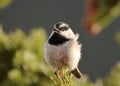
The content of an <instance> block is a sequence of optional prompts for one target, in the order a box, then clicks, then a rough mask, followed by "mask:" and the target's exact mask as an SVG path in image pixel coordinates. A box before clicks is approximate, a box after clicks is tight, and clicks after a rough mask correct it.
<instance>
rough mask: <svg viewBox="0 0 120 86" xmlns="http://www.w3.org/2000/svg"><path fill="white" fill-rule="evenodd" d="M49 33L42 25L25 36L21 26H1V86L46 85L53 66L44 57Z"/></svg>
mask: <svg viewBox="0 0 120 86" xmlns="http://www.w3.org/2000/svg"><path fill="white" fill-rule="evenodd" d="M46 37H47V36H46V33H45V31H44V30H43V29H42V28H36V29H33V30H31V32H30V34H29V35H27V36H26V35H25V34H24V33H23V32H22V31H21V30H20V29H16V30H15V31H14V32H9V33H4V32H3V30H2V27H1V28H0V86H1V85H2V86H6V85H7V86H10V85H12V86H47V84H50V82H49V81H50V79H49V77H48V75H49V74H50V73H51V70H50V68H49V67H48V66H47V65H46V64H45V61H44V59H43V57H44V56H43V44H44V43H45V40H46Z"/></svg>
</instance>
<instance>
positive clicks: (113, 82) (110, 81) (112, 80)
mask: <svg viewBox="0 0 120 86" xmlns="http://www.w3.org/2000/svg"><path fill="white" fill-rule="evenodd" d="M104 86H120V62H118V63H117V64H116V66H115V67H114V68H113V69H112V71H111V73H110V75H109V76H108V77H106V78H105V80H104Z"/></svg>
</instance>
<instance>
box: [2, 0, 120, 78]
mask: <svg viewBox="0 0 120 86" xmlns="http://www.w3.org/2000/svg"><path fill="white" fill-rule="evenodd" d="M84 1H85V0H14V1H13V3H12V4H11V5H10V6H9V7H8V8H6V9H4V10H1V11H0V23H1V24H2V25H3V27H4V31H6V32H8V31H13V30H14V29H16V28H21V29H22V30H24V31H25V32H26V33H28V32H29V30H30V29H32V28H35V27H43V28H45V30H46V31H47V32H48V35H49V34H50V33H51V30H52V27H53V25H54V24H55V23H57V22H59V21H64V22H66V23H68V24H69V25H70V26H71V28H72V29H73V31H74V32H75V33H76V32H77V33H79V34H80V38H79V41H80V42H81V43H82V44H83V48H82V60H81V61H80V65H79V68H80V70H81V71H82V72H83V73H85V74H87V75H89V76H90V78H91V80H94V79H95V78H97V77H104V76H106V75H107V74H108V73H109V72H110V69H111V68H112V67H113V66H114V65H115V63H116V62H117V61H119V60H120V46H118V45H117V43H116V40H115V34H116V32H117V31H118V30H120V18H117V19H116V20H115V21H114V22H112V23H111V24H110V25H109V26H108V27H107V29H105V30H103V31H102V32H101V33H100V34H99V35H97V36H95V37H92V36H90V35H89V34H88V33H87V32H86V30H85V28H84V26H83V25H82V22H81V21H82V18H83V15H84V9H85V2H84Z"/></svg>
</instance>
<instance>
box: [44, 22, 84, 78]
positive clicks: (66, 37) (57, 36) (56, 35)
mask: <svg viewBox="0 0 120 86" xmlns="http://www.w3.org/2000/svg"><path fill="white" fill-rule="evenodd" d="M78 38H79V34H78V33H77V34H74V33H73V31H72V29H71V28H70V26H69V25H68V24H67V23H65V22H58V23H56V24H55V25H54V26H53V30H52V33H51V34H50V36H49V37H48V40H47V41H46V42H45V46H44V58H45V61H46V63H47V64H48V65H50V66H51V67H52V68H53V69H55V70H57V69H60V68H63V69H66V70H68V71H70V72H71V73H72V74H73V75H74V76H75V77H76V78H81V77H82V73H81V72H80V70H79V69H78V63H79V61H80V59H81V47H82V44H79V43H78V41H77V40H78Z"/></svg>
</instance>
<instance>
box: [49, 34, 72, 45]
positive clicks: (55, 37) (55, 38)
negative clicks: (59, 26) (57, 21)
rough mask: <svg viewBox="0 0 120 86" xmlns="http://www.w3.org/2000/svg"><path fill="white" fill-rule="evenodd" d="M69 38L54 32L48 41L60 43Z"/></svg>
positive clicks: (54, 43)
mask: <svg viewBox="0 0 120 86" xmlns="http://www.w3.org/2000/svg"><path fill="white" fill-rule="evenodd" d="M69 40H70V39H68V38H65V37H64V36H61V35H59V34H58V33H54V34H53V35H52V36H51V38H50V39H49V40H48V42H49V43H50V44H52V45H60V44H63V43H65V42H67V41H69Z"/></svg>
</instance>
